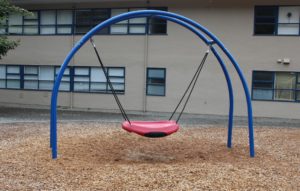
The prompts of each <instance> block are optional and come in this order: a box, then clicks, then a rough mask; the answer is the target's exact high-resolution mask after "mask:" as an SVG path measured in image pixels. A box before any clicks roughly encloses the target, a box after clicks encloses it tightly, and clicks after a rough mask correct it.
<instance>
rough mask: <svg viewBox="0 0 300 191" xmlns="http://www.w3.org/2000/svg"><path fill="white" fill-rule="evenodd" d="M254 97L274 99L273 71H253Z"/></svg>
mask: <svg viewBox="0 0 300 191" xmlns="http://www.w3.org/2000/svg"><path fill="white" fill-rule="evenodd" d="M252 83H253V84H252V88H253V91H252V96H253V99H260V100H272V99H273V89H274V88H273V85H274V75H273V72H253V82H252Z"/></svg>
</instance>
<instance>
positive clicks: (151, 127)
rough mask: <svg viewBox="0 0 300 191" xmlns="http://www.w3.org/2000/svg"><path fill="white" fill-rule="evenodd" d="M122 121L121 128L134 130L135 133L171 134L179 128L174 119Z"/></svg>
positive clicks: (129, 130)
mask: <svg viewBox="0 0 300 191" xmlns="http://www.w3.org/2000/svg"><path fill="white" fill-rule="evenodd" d="M130 123H131V124H129V122H128V121H124V122H123V123H122V128H123V129H125V130H126V131H128V132H134V133H136V134H139V135H142V136H147V135H149V134H165V136H167V135H171V134H172V133H175V132H176V131H178V129H179V125H178V124H177V123H176V121H173V120H172V121H167V120H165V121H130Z"/></svg>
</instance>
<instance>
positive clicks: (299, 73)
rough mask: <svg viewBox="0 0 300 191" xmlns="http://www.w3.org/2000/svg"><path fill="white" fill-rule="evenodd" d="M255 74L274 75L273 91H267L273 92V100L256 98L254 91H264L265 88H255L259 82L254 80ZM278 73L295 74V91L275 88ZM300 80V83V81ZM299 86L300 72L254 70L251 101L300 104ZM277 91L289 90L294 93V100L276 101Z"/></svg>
mask: <svg viewBox="0 0 300 191" xmlns="http://www.w3.org/2000/svg"><path fill="white" fill-rule="evenodd" d="M255 72H266V73H272V75H273V78H272V88H271V89H267V90H272V99H257V98H254V96H253V95H254V94H253V90H255V89H263V88H254V83H255V82H257V81H256V80H254V73H255ZM276 73H294V74H295V77H296V80H295V88H294V89H282V88H278V89H277V88H275V83H276V80H275V75H276ZM298 80H299V81H298ZM297 85H299V87H300V72H296V71H264V70H253V71H252V83H251V99H252V100H253V101H271V102H290V103H294V102H295V103H300V99H299V100H297V95H298V93H300V89H297ZM276 90H287V91H293V92H294V95H295V97H294V99H292V100H280V99H275V91H276Z"/></svg>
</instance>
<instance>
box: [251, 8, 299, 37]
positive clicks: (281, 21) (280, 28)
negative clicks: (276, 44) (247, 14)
mask: <svg viewBox="0 0 300 191" xmlns="http://www.w3.org/2000/svg"><path fill="white" fill-rule="evenodd" d="M254 34H256V35H300V6H256V7H255V27H254Z"/></svg>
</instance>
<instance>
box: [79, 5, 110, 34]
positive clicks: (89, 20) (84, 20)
mask: <svg viewBox="0 0 300 191" xmlns="http://www.w3.org/2000/svg"><path fill="white" fill-rule="evenodd" d="M75 18H76V25H75V33H76V34H85V33H87V32H88V31H89V30H91V29H92V28H93V27H94V26H96V25H97V24H99V23H101V22H103V21H105V20H106V19H108V18H109V9H92V10H91V9H87V10H76V11H75ZM100 33H103V34H108V28H105V29H102V30H101V31H100Z"/></svg>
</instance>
